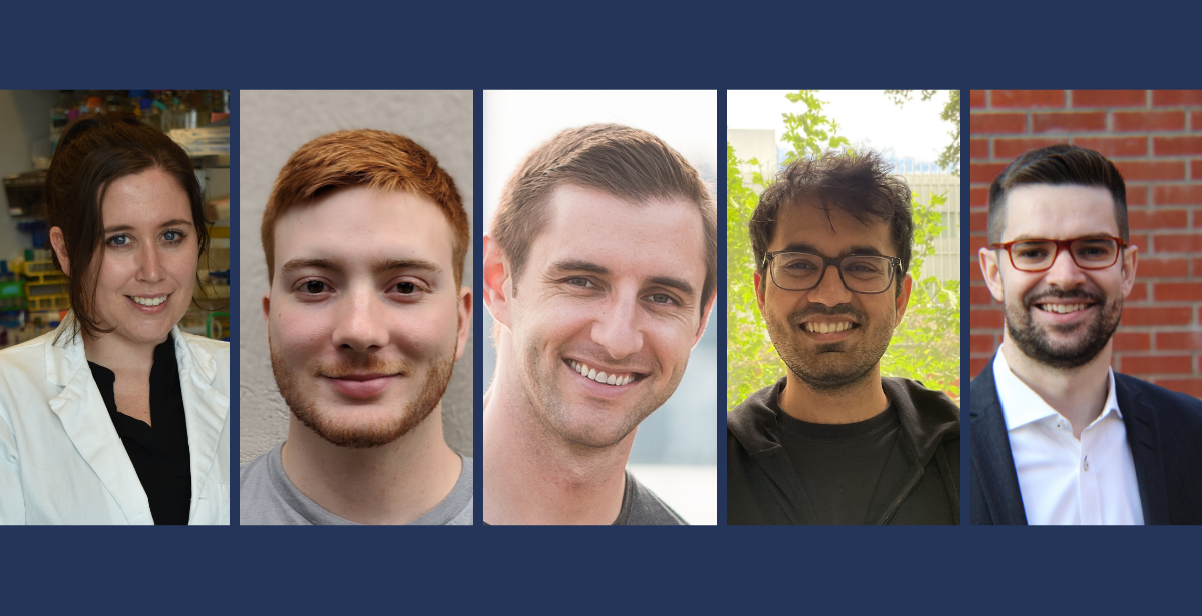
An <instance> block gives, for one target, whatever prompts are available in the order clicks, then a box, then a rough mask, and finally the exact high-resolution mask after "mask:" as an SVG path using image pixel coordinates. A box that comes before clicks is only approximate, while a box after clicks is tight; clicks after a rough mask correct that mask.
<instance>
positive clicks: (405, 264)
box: [372, 259, 442, 275]
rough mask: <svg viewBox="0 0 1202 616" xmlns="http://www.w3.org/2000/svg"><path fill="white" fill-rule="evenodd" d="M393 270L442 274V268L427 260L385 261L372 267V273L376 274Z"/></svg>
mask: <svg viewBox="0 0 1202 616" xmlns="http://www.w3.org/2000/svg"><path fill="white" fill-rule="evenodd" d="M393 270H421V271H425V272H427V273H430V274H434V275H438V274H441V273H442V268H441V267H438V265H437V264H435V263H433V262H431V261H427V260H425V259H385V260H383V261H378V262H376V263H375V265H374V266H373V267H372V271H373V272H374V273H376V274H381V273H384V272H390V271H393Z"/></svg>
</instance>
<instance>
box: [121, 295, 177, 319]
mask: <svg viewBox="0 0 1202 616" xmlns="http://www.w3.org/2000/svg"><path fill="white" fill-rule="evenodd" d="M171 295H172V294H171V293H157V294H154V295H126V296H125V297H126V298H127V299H129V301H130V303H131V304H133V306H134V308H135V309H137V310H138V311H139V312H143V313H146V314H157V313H159V312H162V311H163V310H165V309H166V308H167V300H168V299H170V298H171Z"/></svg>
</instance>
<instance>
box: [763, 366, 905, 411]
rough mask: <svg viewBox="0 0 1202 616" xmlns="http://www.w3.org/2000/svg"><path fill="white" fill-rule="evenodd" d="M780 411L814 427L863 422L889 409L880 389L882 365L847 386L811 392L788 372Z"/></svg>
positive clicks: (804, 383)
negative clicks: (817, 425) (813, 424)
mask: <svg viewBox="0 0 1202 616" xmlns="http://www.w3.org/2000/svg"><path fill="white" fill-rule="evenodd" d="M779 404H780V410H782V411H784V412H785V413H786V414H787V415H789V416H790V417H793V418H794V419H800V420H801V421H805V422H809V423H817V424H849V423H856V422H860V421H865V420H867V419H871V418H873V417H876V416H877V415H879V414H880V413H881V412H882V411H884V410H885V409H886V408H888V407H889V398H887V397H886V396H885V390H884V388H883V387H882V386H881V366H880V364H877V365H876V366H874V367H873V369H872V372H870V373H869V374H867V375H865V377H864V378H863V379H861V380H859V381H857V382H855V383H852V384H850V385H848V386H847V387H841V388H839V389H833V390H823V389H814V388H813V387H810V386H809V385H808V384H806V382H805V381H802V380H801V379H800V378H799V377H798V376H797V375H795V374H793V372H792V371H790V372H789V373H788V374H786V376H785V388H784V390H783V391H781V393H780V399H779Z"/></svg>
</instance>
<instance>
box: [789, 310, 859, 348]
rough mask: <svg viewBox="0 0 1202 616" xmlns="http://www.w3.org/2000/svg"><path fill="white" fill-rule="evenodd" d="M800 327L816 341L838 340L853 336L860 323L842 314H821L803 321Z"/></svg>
mask: <svg viewBox="0 0 1202 616" xmlns="http://www.w3.org/2000/svg"><path fill="white" fill-rule="evenodd" d="M798 327H799V328H800V329H801V331H803V332H805V333H806V335H807V336H809V337H810V338H812V339H813V340H814V341H816V342H837V341H839V340H843V339H844V338H847V337H849V336H852V335H853V334H854V333H855V331H856V330H857V329H859V328H860V323H859V322H857V321H855V320H852V319H849V318H847V317H840V316H820V317H813V318H810V319H806V320H805V321H802V322H801V323H800V324H799V325H798Z"/></svg>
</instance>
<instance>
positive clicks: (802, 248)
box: [775, 242, 889, 257]
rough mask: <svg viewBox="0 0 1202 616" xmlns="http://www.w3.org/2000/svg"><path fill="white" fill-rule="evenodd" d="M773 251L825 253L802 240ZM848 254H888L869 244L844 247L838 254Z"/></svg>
mask: <svg viewBox="0 0 1202 616" xmlns="http://www.w3.org/2000/svg"><path fill="white" fill-rule="evenodd" d="M775 252H809V253H813V254H816V255H822V256H826V255H823V254H822V252H820V251H819V250H818V249H817V248H816V247H814V245H813V244H806V243H804V242H793V243H792V244H789V245H788V246H785V247H784V249H783V250H778V251H775ZM850 255H861V256H874V257H887V256H889V255H886V254H885V253H883V252H881V251H880V249H879V248H877V247H875V246H869V245H867V244H861V245H856V246H849V247H848V248H845V249H844V250H843V251H842V253H841V254H840V255H839V256H841V257H845V256H850Z"/></svg>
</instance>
